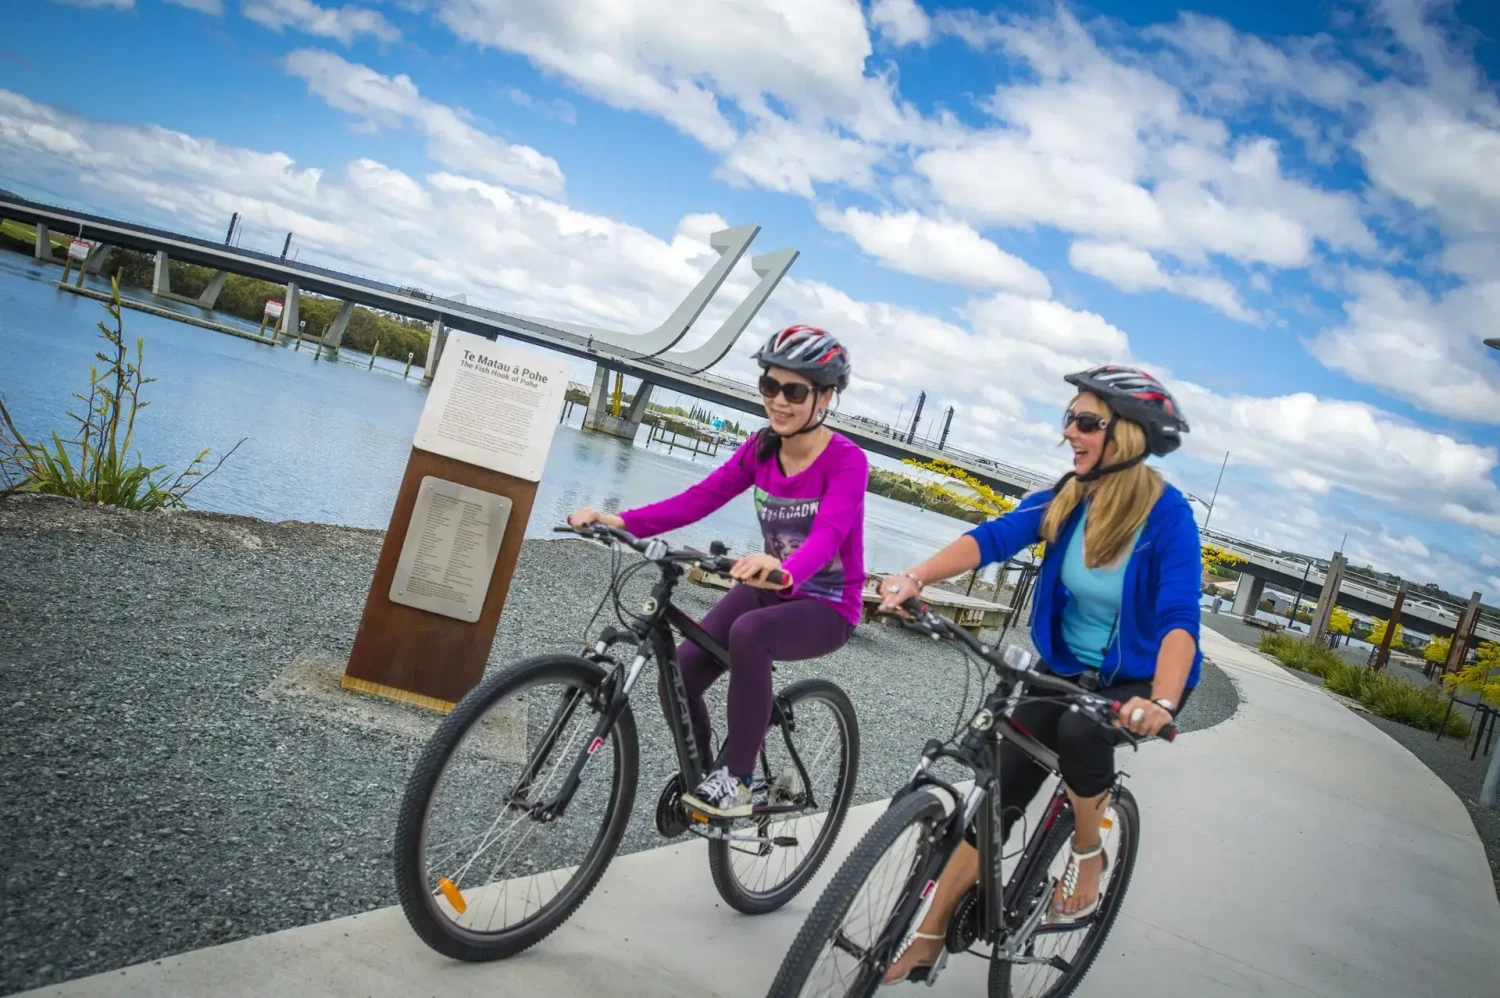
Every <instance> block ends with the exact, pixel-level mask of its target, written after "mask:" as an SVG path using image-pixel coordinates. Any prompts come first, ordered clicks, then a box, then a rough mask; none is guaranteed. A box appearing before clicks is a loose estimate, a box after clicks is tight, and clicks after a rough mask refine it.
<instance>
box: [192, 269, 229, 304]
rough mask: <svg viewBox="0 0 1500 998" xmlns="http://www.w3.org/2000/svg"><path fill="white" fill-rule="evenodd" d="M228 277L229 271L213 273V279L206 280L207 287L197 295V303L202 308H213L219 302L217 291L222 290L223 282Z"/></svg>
mask: <svg viewBox="0 0 1500 998" xmlns="http://www.w3.org/2000/svg"><path fill="white" fill-rule="evenodd" d="M228 279H229V271H227V270H221V271H219V272H218V273H217V274H215V275H214V279H213V280H211V281H209V282H208V287H206V288H204V289H203V293H202V294H201V295H199V296H198V304H199V305H202V306H203V307H204V308H213V307H214V306H215V305H217V304H218V303H219V292H221V291H223V290H224V282H225V281H227V280H228Z"/></svg>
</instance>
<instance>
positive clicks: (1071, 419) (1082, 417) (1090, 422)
mask: <svg viewBox="0 0 1500 998" xmlns="http://www.w3.org/2000/svg"><path fill="white" fill-rule="evenodd" d="M1074 423H1077V424H1078V432H1079V433H1098V432H1099V431H1100V430H1102V429H1104V428H1105V427H1106V426H1108V425H1109V420H1107V419H1104V418H1103V417H1101V416H1100V415H1099V414H1098V413H1097V412H1074V411H1073V410H1072V409H1069V410H1068V411H1067V412H1065V413H1063V425H1062V428H1063V429H1064V430H1066V429H1067V428H1068V427H1069V426H1071V425H1073V424H1074Z"/></svg>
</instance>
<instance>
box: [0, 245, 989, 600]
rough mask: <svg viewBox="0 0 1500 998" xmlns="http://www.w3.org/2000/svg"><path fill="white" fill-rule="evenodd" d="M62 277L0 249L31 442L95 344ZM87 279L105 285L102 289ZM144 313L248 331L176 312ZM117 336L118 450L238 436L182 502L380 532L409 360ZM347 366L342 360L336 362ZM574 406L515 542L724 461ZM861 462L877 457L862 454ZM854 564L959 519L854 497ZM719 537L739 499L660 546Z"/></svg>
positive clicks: (180, 451)
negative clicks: (585, 427)
mask: <svg viewBox="0 0 1500 998" xmlns="http://www.w3.org/2000/svg"><path fill="white" fill-rule="evenodd" d="M59 276H61V268H59V267H56V266H51V265H47V264H40V263H35V262H33V261H30V260H28V259H27V258H25V257H24V256H21V255H18V254H14V253H8V252H0V397H3V398H4V400H5V402H6V404H7V406H9V408H10V410H11V412H12V414H13V416H14V417H15V419H16V422H17V425H18V428H19V429H20V430H21V432H22V433H24V434H26V435H28V436H29V437H31V438H33V439H35V438H37V437H41V436H44V435H46V434H48V433H50V432H51V431H52V430H53V429H58V430H59V431H61V433H62V436H63V438H64V439H69V438H70V437H71V436H72V431H73V423H72V421H71V420H70V419H69V418H68V412H69V411H70V410H71V411H75V412H81V411H82V407H83V403H81V402H79V401H78V400H76V399H74V398H73V397H72V396H73V393H74V392H82V393H84V394H87V389H88V377H89V366H90V364H91V363H97V362H96V361H94V360H93V357H94V354H95V353H96V352H97V351H98V350H100V349H101V348H104V347H107V344H106V343H105V342H104V340H103V339H101V338H100V337H99V331H98V329H97V325H96V324H97V323H98V322H99V321H100V320H101V319H104V320H107V319H108V314H107V313H106V312H105V311H104V307H103V305H101V304H100V303H99V302H97V301H94V300H92V299H88V298H82V297H80V296H77V295H71V294H67V293H66V292H62V291H59V290H57V287H56V281H57V279H58V277H59ZM91 286H93V287H97V288H100V289H102V290H108V285H107V284H105V283H99V282H91ZM128 293H130V294H132V295H135V296H136V297H141V298H145V299H149V300H152V301H154V302H155V303H156V304H158V305H162V306H165V307H171V308H177V309H180V310H181V311H183V312H189V313H194V314H198V315H202V316H204V317H211V318H213V319H214V321H217V322H221V323H224V324H233V325H244V326H246V328H249V329H251V330H254V328H255V325H254V324H250V323H241V322H240V321H239V320H237V319H234V318H232V317H229V316H225V315H222V314H212V315H210V314H209V313H205V312H203V311H202V310H200V309H196V308H193V307H192V306H187V305H174V304H173V303H171V302H169V301H166V300H162V299H151V298H150V296H149V295H148V294H147V293H146V292H144V291H141V290H131V291H130V292H128ZM124 325H125V336H126V342H127V343H128V344H131V346H132V350H133V345H134V342H135V339H136V337H142V338H144V340H145V361H144V364H143V365H142V366H143V368H144V371H145V373H146V375H147V376H148V377H153V378H156V379H157V380H156V382H155V383H153V384H150V385H147V386H146V387H145V388H144V390H143V391H142V397H143V398H145V399H147V400H148V401H149V402H150V405H149V406H148V407H147V408H145V409H144V410H142V412H141V414H140V417H139V419H138V421H137V424H136V429H135V438H134V441H133V443H132V450H139V451H140V452H141V454H142V455H143V459H144V460H145V461H146V462H147V463H149V464H164V465H166V467H167V468H168V469H171V470H173V471H175V470H177V469H180V468H181V467H183V466H185V465H186V464H187V463H188V462H189V461H191V460H192V459H193V457H194V456H195V455H196V454H197V453H198V451H200V450H201V449H203V448H204V447H210V448H212V451H213V453H212V454H210V456H209V464H210V466H211V465H212V463H213V461H215V460H217V456H218V455H222V454H223V453H224V452H226V451H227V450H228V449H229V448H230V447H233V446H234V445H235V443H236V442H238V441H239V440H240V439H241V438H245V441H244V443H243V444H242V445H241V446H240V448H239V450H238V451H236V452H235V454H234V455H233V456H232V457H231V458H230V459H229V460H228V461H227V462H226V463H225V464H224V466H223V467H222V468H220V469H219V470H218V471H217V472H216V473H215V474H214V475H212V476H211V477H209V478H208V479H207V480H205V481H204V482H203V483H202V485H201V486H200V487H199V488H198V489H197V490H196V491H195V492H194V493H193V494H192V496H190V497H189V502H190V503H191V505H193V506H194V507H195V508H199V509H207V510H214V511H218V512H223V513H240V514H245V515H249V516H255V517H260V518H263V519H268V520H303V521H311V522H319V523H337V524H344V525H348V526H356V527H376V528H381V529H383V528H385V527H386V526H387V525H388V523H389V519H390V511H391V506H392V503H393V502H394V501H395V497H396V490H397V487H398V486H399V485H400V481H401V475H402V472H403V470H404V469H405V466H406V460H407V455H408V453H409V452H410V448H411V441H412V435H413V433H414V432H415V431H416V426H417V420H418V417H419V415H420V413H421V410H422V403H423V401H424V400H425V398H426V389H424V388H423V387H422V386H421V381H420V377H421V366H420V364H421V361H422V358H417V361H416V364H415V365H414V366H413V368H412V375H411V377H410V378H409V379H406V380H403V377H402V375H403V371H404V368H405V366H406V365H405V364H404V363H396V362H394V361H390V360H386V359H384V358H378V359H377V360H376V365H375V370H373V371H370V370H366V369H365V364H366V363H368V360H369V358H368V356H367V355H361V354H356V353H354V352H353V351H350V350H344V351H343V352H342V358H341V361H340V362H337V363H330V362H329V361H327V360H319V361H315V360H314V359H313V355H314V351H313V350H312V349H310V348H309V346H308V345H306V344H304V346H303V348H302V350H301V351H300V352H296V351H293V350H292V349H291V347H289V346H288V347H269V346H265V345H263V344H259V343H254V342H251V341H249V340H242V339H239V338H237V337H233V336H226V335H224V334H222V333H217V332H214V331H212V330H208V329H201V328H198V327H196V326H190V325H187V324H185V323H180V322H174V321H172V320H170V319H164V318H159V317H157V316H153V315H148V314H146V313H144V312H137V311H132V310H126V311H125V313H124ZM351 362H352V363H351ZM582 418H583V412H582V409H581V407H578V406H574V407H573V411H572V413H571V414H570V416H569V418H568V421H567V424H566V425H563V426H559V427H558V430H557V435H556V437H555V438H554V440H553V444H552V450H551V453H550V454H549V456H548V460H547V467H546V471H545V472H544V474H543V476H542V480H541V483H540V485H539V487H538V491H537V499H536V504H535V506H534V508H533V510H532V514H531V520H530V522H529V523H528V524H527V535H528V536H532V537H550V536H552V528H553V527H554V526H556V525H557V524H559V523H560V522H561V520H562V518H563V517H564V516H565V515H566V514H567V513H568V512H570V511H572V510H573V509H576V508H577V507H579V506H583V505H590V506H595V507H597V508H600V509H606V510H617V509H622V508H628V507H631V506H635V505H640V504H643V503H647V502H651V501H654V500H657V499H661V498H663V497H665V496H668V495H671V494H673V493H675V492H678V491H680V490H682V489H683V488H686V487H687V486H688V485H691V484H692V483H693V482H695V481H697V480H698V479H700V478H702V477H703V476H704V475H705V474H707V473H708V471H709V470H710V469H711V468H712V467H713V466H714V465H716V464H717V463H718V462H720V461H722V460H724V459H725V458H726V457H728V454H729V452H728V450H727V449H721V450H720V451H719V454H718V456H716V457H709V456H707V455H699V456H698V457H696V458H695V457H693V455H692V453H691V452H690V451H683V450H680V449H678V450H675V451H668V450H667V449H666V448H665V447H663V446H662V445H660V444H656V445H652V446H651V447H649V448H648V447H647V446H646V438H647V436H648V434H647V433H646V432H645V429H644V428H643V431H642V433H641V434H640V436H639V437H638V439H637V441H636V442H635V443H634V444H632V443H629V442H626V441H623V440H618V439H616V438H614V437H610V436H605V435H602V434H597V433H585V432H583V431H582V430H581V429H580V428H579V427H580V424H581V422H582ZM871 460H872V463H874V464H876V465H878V466H886V467H890V466H891V464H892V463H891V462H889V461H887V460H885V459H883V458H875V457H872V459H871ZM865 516H866V521H865V560H866V566H867V568H868V569H869V570H871V571H890V570H896V569H900V568H904V567H906V566H907V565H909V564H911V563H913V562H915V561H919V560H921V559H922V558H923V557H925V556H926V555H927V554H929V553H931V552H932V551H934V550H936V549H937V548H939V547H941V546H942V545H944V544H946V543H948V542H949V541H951V540H952V539H953V538H954V537H956V536H958V534H960V533H961V532H963V531H964V530H966V529H968V524H966V523H963V522H962V521H959V520H955V519H953V518H951V517H946V516H942V515H941V514H937V513H931V512H926V511H924V510H920V509H918V508H916V507H913V506H908V505H906V504H904V503H897V502H893V501H891V500H889V499H885V498H883V497H880V496H875V495H870V496H867V497H866V507H865ZM715 539H718V540H722V541H724V542H725V543H726V544H728V545H729V546H730V549H731V550H733V551H747V550H759V549H760V531H759V527H758V525H757V523H756V520H755V516H754V513H753V510H752V507H751V500H750V497H749V495H748V494H747V495H746V496H744V497H743V498H742V499H739V500H736V501H733V502H731V503H729V504H728V505H727V506H725V507H724V508H723V509H721V510H719V511H717V512H715V513H713V514H711V515H710V516H708V517H707V518H706V519H705V520H703V521H702V522H701V523H698V524H695V525H693V526H691V527H687V528H684V529H683V530H681V531H678V532H677V533H676V534H674V535H673V536H672V540H673V541H675V542H678V543H683V544H692V545H695V546H704V545H707V544H708V542H709V541H711V540H715Z"/></svg>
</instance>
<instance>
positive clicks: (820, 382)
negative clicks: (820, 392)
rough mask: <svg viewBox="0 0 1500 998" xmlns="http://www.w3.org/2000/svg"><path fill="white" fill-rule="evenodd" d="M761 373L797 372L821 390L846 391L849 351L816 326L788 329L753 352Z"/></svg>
mask: <svg viewBox="0 0 1500 998" xmlns="http://www.w3.org/2000/svg"><path fill="white" fill-rule="evenodd" d="M755 360H756V361H757V362H758V363H759V364H760V366H761V369H762V370H764V369H766V368H771V367H779V368H781V369H782V370H784V371H796V372H797V373H798V374H800V375H802V376H803V377H805V378H807V380H808V381H811V382H812V383H813V384H815V385H817V386H818V387H820V388H833V389H836V390H838V391H840V392H842V391H843V390H844V389H846V388H848V387H849V351H848V350H845V349H844V347H843V345H842V344H841V343H839V341H838V340H836V339H834V338H833V336H832V335H831V334H829V333H828V332H826V331H825V330H822V329H819V328H818V327H817V326H787V327H786V328H785V329H783V330H781V331H780V332H778V333H775V334H773V335H772V336H771V338H770V339H768V340H766V342H765V344H764V345H763V346H762V347H761V348H760V349H759V350H757V351H755Z"/></svg>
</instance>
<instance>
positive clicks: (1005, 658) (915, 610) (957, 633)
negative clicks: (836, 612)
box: [901, 597, 1177, 742]
mask: <svg viewBox="0 0 1500 998" xmlns="http://www.w3.org/2000/svg"><path fill="white" fill-rule="evenodd" d="M901 609H902V610H903V611H905V612H906V614H907V615H908V616H910V617H911V618H912V619H913V620H914V621H915V622H916V624H917V625H919V626H916V627H914V628H913V629H914V630H919V631H922V632H923V633H926V634H931V635H932V636H933V637H937V638H942V637H946V638H949V639H953V640H957V641H958V642H959V643H961V644H963V645H966V646H967V647H968V649H969V650H970V651H972V652H973V653H974V654H976V655H978V656H979V657H980V658H982V659H984V660H985V661H986V662H988V663H990V665H992V666H994V667H995V669H996V670H997V671H999V672H1001V673H1003V674H1005V675H1008V676H1009V677H1010V678H1012V679H1019V680H1022V681H1023V682H1025V683H1026V684H1027V685H1029V686H1039V687H1041V688H1042V689H1047V690H1052V691H1053V692H1056V693H1062V694H1064V695H1065V696H1069V697H1079V698H1082V699H1084V700H1086V701H1088V702H1092V703H1096V704H1100V705H1106V706H1108V708H1109V713H1110V715H1111V719H1118V718H1119V716H1120V707H1121V706H1122V705H1121V703H1120V701H1118V700H1113V701H1105V699H1104V698H1103V697H1101V696H1099V695H1098V694H1097V693H1092V692H1090V691H1089V690H1086V689H1084V688H1083V687H1081V686H1079V685H1078V684H1076V683H1070V682H1068V681H1067V680H1066V679H1063V678H1062V677H1060V676H1049V675H1044V674H1043V673H1039V672H1037V671H1035V670H1034V669H1033V668H1032V663H1033V662H1034V661H1035V660H1036V656H1035V655H1033V654H1032V653H1031V652H1029V651H1027V650H1026V649H1024V648H1017V647H1016V646H1014V645H1011V646H1010V647H1007V648H1004V649H993V648H991V647H990V646H989V645H986V644H984V643H983V642H981V641H980V640H979V639H978V638H976V637H974V636H973V635H972V634H970V633H969V632H968V631H966V630H964V629H963V628H962V627H959V626H958V625H957V624H955V623H954V622H953V621H951V620H949V619H948V618H946V617H943V616H941V615H940V614H936V613H933V612H932V609H931V608H930V607H928V606H927V605H925V604H924V603H922V602H921V601H920V600H918V599H917V598H916V597H912V598H911V599H908V600H906V601H905V602H903V603H902V604H901ZM906 626H908V627H912V623H911V622H910V621H908V622H907V623H906ZM1155 737H1157V738H1160V739H1162V740H1163V741H1168V742H1170V741H1174V740H1176V738H1177V724H1176V722H1174V721H1168V722H1167V723H1166V724H1165V725H1164V726H1163V727H1162V729H1161V730H1160V731H1158V732H1157V733H1156V736H1155Z"/></svg>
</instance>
